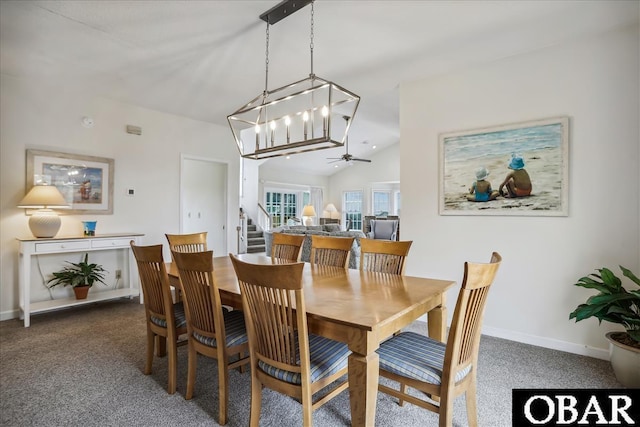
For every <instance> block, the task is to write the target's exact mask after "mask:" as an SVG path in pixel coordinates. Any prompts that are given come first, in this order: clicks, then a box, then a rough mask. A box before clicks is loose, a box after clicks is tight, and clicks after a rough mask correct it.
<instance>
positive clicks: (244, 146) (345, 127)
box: [227, 0, 360, 159]
mask: <svg viewBox="0 0 640 427" xmlns="http://www.w3.org/2000/svg"><path fill="white" fill-rule="evenodd" d="M309 3H311V37H310V38H311V43H310V52H311V72H310V73H309V77H307V78H305V79H302V80H299V81H296V82H294V83H291V84H288V85H286V86H283V87H280V88H278V89H274V90H269V88H268V83H269V27H270V25H273V24H275V23H277V22H278V21H280V20H281V19H283V18H285V17H287V16H289V15H290V14H292V13H294V12H295V11H297V10H299V9H301V8H302V7H304V6H306V5H308V4H309ZM314 12H315V11H314V2H313V1H312V0H311V1H310V0H303V1H299V0H285V1H283V2H281V3H279V4H278V5H277V6H275V7H273V8H272V9H270V10H268V11H267V12H265V13H263V14H262V15H260V19H262V20H264V21H265V22H266V23H267V31H266V60H265V87H264V91H263V92H262V93H261V94H260V95H258V96H257V97H255V98H254V99H252V100H251V101H249V102H248V103H247V104H245V105H244V106H242V107H240V108H239V109H238V110H237V111H235V112H234V113H232V114H230V115H229V116H227V121H228V122H229V126H230V127H231V131H232V132H233V137H234V139H235V142H236V144H237V146H238V150H239V151H240V155H241V156H242V157H245V158H250V159H266V158H269V157H277V156H288V155H291V154H297V153H302V152H305V151H313V150H321V149H325V148H334V147H341V146H343V145H344V143H345V140H346V136H347V133H348V132H349V128H350V126H351V123H352V121H353V117H354V115H355V113H356V110H357V109H358V104H359V103H360V97H359V96H358V95H356V94H354V93H353V92H351V91H349V90H347V89H345V88H343V87H341V86H339V85H337V84H335V83H333V82H331V81H329V80H326V79H323V78H320V77H318V76H316V75H315V74H314V72H313V47H314V46H313V25H314ZM343 118H345V119H346V120H343Z"/></svg>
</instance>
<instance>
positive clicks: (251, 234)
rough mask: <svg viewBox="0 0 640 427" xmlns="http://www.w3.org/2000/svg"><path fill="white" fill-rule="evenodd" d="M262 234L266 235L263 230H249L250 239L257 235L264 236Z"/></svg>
mask: <svg viewBox="0 0 640 427" xmlns="http://www.w3.org/2000/svg"><path fill="white" fill-rule="evenodd" d="M262 236H264V234H263V233H262V231H247V237H248V238H249V239H255V238H257V237H262Z"/></svg>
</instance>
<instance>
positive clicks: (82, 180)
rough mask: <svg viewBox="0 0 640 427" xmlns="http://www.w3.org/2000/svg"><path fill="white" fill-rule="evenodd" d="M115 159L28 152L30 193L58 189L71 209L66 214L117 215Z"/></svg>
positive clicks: (51, 152) (28, 184)
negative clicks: (33, 189)
mask: <svg viewBox="0 0 640 427" xmlns="http://www.w3.org/2000/svg"><path fill="white" fill-rule="evenodd" d="M113 166H114V161H113V159H108V158H105V157H95V156H83V155H78V154H67V153H59V152H56V151H43V150H27V179H26V182H27V190H29V189H30V188H31V187H33V186H34V185H36V184H48V185H54V186H56V187H57V188H58V190H60V192H61V193H62V195H63V196H64V198H65V200H66V201H67V203H68V204H69V206H71V209H64V210H60V213H66V214H85V213H87V214H88V213H90V214H112V213H113Z"/></svg>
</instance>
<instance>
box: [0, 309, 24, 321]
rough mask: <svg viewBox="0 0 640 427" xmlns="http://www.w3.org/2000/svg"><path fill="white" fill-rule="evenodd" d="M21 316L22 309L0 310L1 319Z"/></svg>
mask: <svg viewBox="0 0 640 427" xmlns="http://www.w3.org/2000/svg"><path fill="white" fill-rule="evenodd" d="M19 316H20V310H10V311H2V312H0V321H3V320H11V319H17V318H18V317H19Z"/></svg>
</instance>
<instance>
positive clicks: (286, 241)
mask: <svg viewBox="0 0 640 427" xmlns="http://www.w3.org/2000/svg"><path fill="white" fill-rule="evenodd" d="M304 239H305V236H304V235H303V234H287V233H273V242H272V243H271V256H272V257H273V258H279V259H288V260H291V261H300V255H301V249H302V245H303V243H304Z"/></svg>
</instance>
